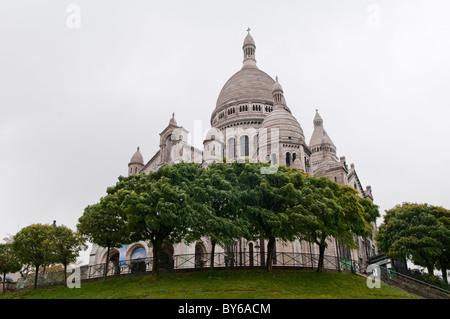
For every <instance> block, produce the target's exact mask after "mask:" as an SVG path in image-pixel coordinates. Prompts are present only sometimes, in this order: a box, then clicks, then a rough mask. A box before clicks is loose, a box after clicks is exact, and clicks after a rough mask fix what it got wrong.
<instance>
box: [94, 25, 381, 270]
mask: <svg viewBox="0 0 450 319" xmlns="http://www.w3.org/2000/svg"><path fill="white" fill-rule="evenodd" d="M242 50H243V54H244V60H243V67H242V69H241V70H239V71H238V72H237V73H235V74H234V75H233V76H232V77H231V78H230V79H229V80H228V81H227V82H226V83H225V85H224V87H223V89H222V90H221V92H220V94H219V97H218V99H217V103H216V107H215V109H214V110H213V112H212V114H211V122H210V124H211V129H210V131H209V132H208V134H207V135H206V138H205V140H204V143H203V150H199V149H197V148H194V147H192V146H190V145H188V144H187V134H188V131H187V130H186V129H184V128H183V127H182V126H178V124H177V122H176V120H175V116H174V115H172V118H171V119H170V121H169V124H168V126H167V127H166V128H165V129H164V130H163V131H162V132H161V133H160V149H159V150H158V151H157V152H156V154H155V155H154V156H153V157H152V158H151V159H150V160H149V161H148V162H147V163H144V159H143V157H142V155H141V153H140V151H139V148H138V149H137V151H136V153H135V154H134V155H133V156H132V158H131V160H130V163H129V164H128V175H131V174H139V173H145V174H148V173H150V172H151V171H156V170H158V169H159V168H160V167H161V166H162V165H164V164H169V165H171V164H174V163H176V162H179V161H181V160H182V161H185V162H195V163H198V164H199V165H201V166H203V167H206V166H207V165H209V164H211V163H212V162H214V161H222V160H223V158H224V157H225V158H226V159H227V161H233V160H238V159H240V158H245V159H253V160H257V161H264V162H270V163H271V164H274V165H285V166H290V167H295V168H297V169H298V170H300V171H303V172H306V173H308V174H310V175H314V176H325V177H327V178H328V179H330V180H332V181H334V182H336V183H338V184H340V185H349V186H351V187H353V188H355V189H356V190H357V191H358V193H359V195H360V196H362V197H364V198H366V199H369V200H373V196H372V191H371V187H370V186H367V187H366V189H364V188H363V186H362V184H361V182H360V180H359V177H358V175H357V173H356V170H355V166H354V164H351V165H350V168H349V167H348V165H347V163H346V159H345V157H343V156H342V157H339V158H338V157H337V155H336V154H337V148H336V146H335V145H334V143H333V142H332V140H331V138H330V136H329V135H328V133H327V132H326V131H325V129H324V125H323V119H322V118H321V116H320V115H319V112H318V110H316V115H315V117H314V119H313V123H314V131H313V134H312V136H311V139H310V142H309V144H306V142H305V136H304V133H303V130H302V128H301V125H300V124H299V123H298V121H297V119H296V118H295V117H294V116H293V115H292V112H291V110H290V109H289V107H288V106H287V103H286V99H285V96H284V91H283V88H282V87H281V85H280V83H279V82H278V78H276V79H275V80H273V79H272V78H271V77H270V76H269V75H268V74H266V73H265V72H263V71H261V70H260V69H259V68H258V67H257V65H256V55H255V53H256V45H255V41H254V40H253V37H252V36H251V35H250V32H249V33H248V35H247V36H246V38H245V40H244V45H243V47H242ZM373 226H375V225H373ZM374 231H375V230H374ZM373 235H374V234H372V236H369V238H358V239H357V240H358V242H359V244H360V248H359V249H358V250H349V249H347V248H346V247H344V246H342V245H336V242H335V241H334V240H333V239H332V240H330V241H329V245H328V249H327V250H326V252H325V254H326V255H330V256H336V255H337V249H338V247H339V256H340V257H341V258H345V259H353V260H356V261H360V262H363V263H364V262H367V260H368V259H369V257H371V256H373V255H375V254H376V247H375V243H374V239H373ZM258 244H259V245H258ZM210 246H211V245H210V243H209V242H208V240H207V239H203V240H201V241H199V242H197V243H195V244H192V245H185V244H178V245H175V246H173V247H169V248H168V250H167V254H172V255H184V254H194V253H199V252H203V253H209V252H210ZM256 246H260V247H261V251H263V250H264V242H263V241H257V242H248V241H246V240H241V241H239V242H237V243H236V245H235V247H234V249H235V250H239V251H243V252H247V253H248V252H249V251H252V249H253V247H256ZM138 248H143V249H144V250H142V249H141V250H140V251H141V252H143V251H144V252H145V254H146V256H147V257H150V256H151V254H152V252H151V248H150V247H149V245H148V243H145V242H140V243H136V244H133V245H128V246H127V247H123V248H122V251H119V250H117V251H116V252H115V253H116V254H114V252H113V253H112V254H111V255H112V256H113V255H115V256H116V257H115V258H117V257H118V254H119V255H120V258H121V259H126V260H130V259H133V253H134V252H135V251H136V250H137V249H138ZM223 251H224V248H223V247H216V252H217V253H221V252H223ZM276 251H277V252H287V253H305V254H310V253H312V254H318V253H319V250H318V247H317V246H316V245H311V244H309V243H306V242H299V241H295V242H290V243H283V242H281V241H279V242H277V244H276ZM105 258H106V250H105V249H104V248H101V247H98V246H96V245H94V247H93V249H92V252H91V257H90V262H89V263H90V264H100V263H104V262H105Z"/></svg>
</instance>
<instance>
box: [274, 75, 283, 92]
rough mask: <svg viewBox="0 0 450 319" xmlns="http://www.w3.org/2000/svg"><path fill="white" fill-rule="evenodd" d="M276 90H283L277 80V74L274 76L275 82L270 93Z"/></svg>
mask: <svg viewBox="0 0 450 319" xmlns="http://www.w3.org/2000/svg"><path fill="white" fill-rule="evenodd" d="M277 91H281V92H283V88H282V87H281V84H280V83H279V82H278V76H276V77H275V83H274V85H273V88H272V93H274V92H277Z"/></svg>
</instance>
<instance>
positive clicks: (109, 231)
mask: <svg viewBox="0 0 450 319" xmlns="http://www.w3.org/2000/svg"><path fill="white" fill-rule="evenodd" d="M122 195H123V194H122V192H120V191H119V192H117V193H113V194H108V195H106V196H105V197H103V198H101V199H100V202H99V203H97V204H94V205H89V206H87V207H86V208H85V210H84V213H83V215H82V216H81V217H80V218H79V219H78V224H77V229H78V232H79V233H80V234H81V235H83V236H85V237H86V238H87V239H88V240H89V241H90V242H92V243H94V244H97V245H99V246H100V247H105V248H106V249H107V252H106V260H105V268H104V274H103V279H104V280H106V278H107V274H108V265H109V254H110V250H111V248H114V247H120V246H122V245H123V244H127V243H130V233H129V230H128V228H127V225H126V220H125V218H124V215H125V213H124V212H123V209H122V206H121V203H122V201H123V196H122Z"/></svg>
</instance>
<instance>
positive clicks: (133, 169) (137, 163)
mask: <svg viewBox="0 0 450 319" xmlns="http://www.w3.org/2000/svg"><path fill="white" fill-rule="evenodd" d="M142 167H144V158H143V157H142V154H141V152H140V151H139V147H138V148H137V151H136V152H135V153H134V154H133V156H132V157H131V160H130V163H128V176H130V175H134V174H139V171H140V170H141V168H142Z"/></svg>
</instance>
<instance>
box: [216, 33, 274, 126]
mask: <svg viewBox="0 0 450 319" xmlns="http://www.w3.org/2000/svg"><path fill="white" fill-rule="evenodd" d="M247 31H249V33H248V35H247V37H246V38H245V40H244V44H243V47H242V51H243V54H244V61H243V62H244V65H243V66H242V69H241V70H240V71H238V72H237V73H235V74H234V75H233V76H232V77H231V78H230V79H229V80H228V81H227V82H226V83H225V85H224V86H223V88H222V90H221V91H220V94H219V97H218V98H217V103H216V108H215V109H214V112H213V113H212V115H211V126H213V127H216V128H219V129H225V128H227V127H231V126H236V125H239V126H241V127H244V128H245V127H258V126H259V125H260V124H261V123H262V121H263V120H264V118H265V117H266V115H267V114H268V113H270V112H271V111H272V110H273V96H272V88H273V85H274V83H275V81H274V80H273V79H272V78H271V77H270V76H269V75H268V74H267V73H265V72H263V71H261V70H260V69H258V67H257V66H256V59H255V51H256V45H255V41H254V40H253V37H252V36H251V34H250V29H249V30H247Z"/></svg>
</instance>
